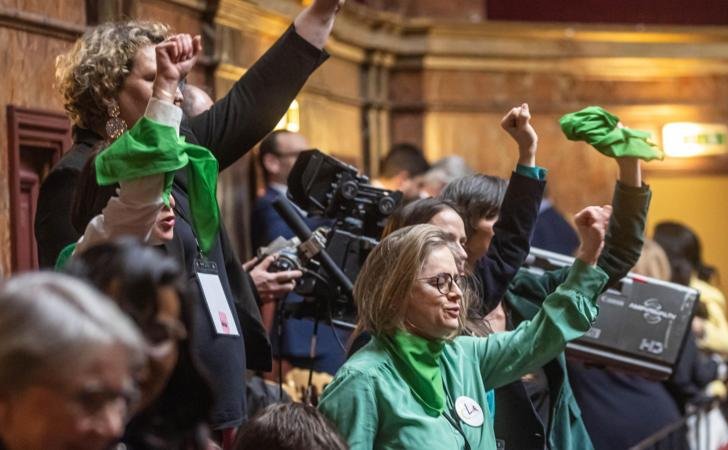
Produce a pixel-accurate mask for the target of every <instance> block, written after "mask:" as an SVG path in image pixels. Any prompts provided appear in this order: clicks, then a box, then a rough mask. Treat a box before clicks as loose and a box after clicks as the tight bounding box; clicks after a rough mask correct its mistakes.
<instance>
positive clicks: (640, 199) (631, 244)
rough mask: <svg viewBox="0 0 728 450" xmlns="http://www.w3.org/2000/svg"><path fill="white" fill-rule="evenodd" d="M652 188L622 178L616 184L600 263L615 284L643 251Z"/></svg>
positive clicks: (611, 283) (609, 284)
mask: <svg viewBox="0 0 728 450" xmlns="http://www.w3.org/2000/svg"><path fill="white" fill-rule="evenodd" d="M651 198H652V192H651V191H650V188H649V187H648V186H646V185H645V186H642V187H632V186H626V185H624V184H622V183H620V182H617V185H616V186H615V188H614V196H613V198H612V217H611V218H610V219H609V227H608V228H607V235H606V237H605V239H604V249H603V250H602V254H601V256H600V257H599V261H598V263H597V265H598V266H599V267H601V268H602V269H603V270H604V271H605V272H606V273H607V275H609V282H608V283H607V286H606V287H605V290H606V289H607V287H609V286H611V285H613V284H614V283H616V282H617V281H619V280H620V279H622V278H623V277H625V276H626V275H627V272H629V271H630V270H631V269H632V267H634V265H635V264H637V260H638V259H639V257H640V253H641V252H642V244H643V242H644V237H645V222H646V221H647V210H648V209H649V206H650V199H651Z"/></svg>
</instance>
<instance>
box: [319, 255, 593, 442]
mask: <svg viewBox="0 0 728 450" xmlns="http://www.w3.org/2000/svg"><path fill="white" fill-rule="evenodd" d="M606 282H607V275H606V274H605V273H604V272H603V271H602V270H601V269H599V268H598V267H591V266H588V265H586V264H584V263H582V262H580V261H577V262H576V263H575V264H574V265H573V266H572V268H571V269H570V272H569V275H568V277H567V279H566V281H565V282H564V283H563V284H561V285H560V286H559V287H558V288H557V289H556V290H555V291H554V292H553V293H552V294H551V295H549V296H548V298H547V299H546V300H545V302H544V304H543V308H542V309H541V311H540V312H539V313H538V314H536V316H535V317H534V318H533V320H530V321H524V322H523V323H521V325H519V326H518V328H516V329H515V330H513V331H510V332H505V333H497V334H493V335H490V336H488V337H485V338H476V337H457V338H455V339H454V340H452V341H450V342H448V343H447V344H446V345H445V347H444V350H443V351H442V355H441V357H440V368H441V370H442V379H443V384H444V387H445V392H446V393H447V394H448V399H449V402H448V403H451V402H454V401H455V399H457V398H459V397H461V396H467V397H470V398H471V399H473V400H475V401H476V402H477V403H478V405H480V407H481V408H482V409H483V412H484V415H485V423H484V424H483V425H481V426H479V427H472V426H470V425H467V424H465V423H463V422H462V421H460V422H459V424H460V428H461V429H462V432H463V433H464V435H465V436H466V437H467V440H468V443H469V445H470V448H471V449H473V450H475V449H487V450H490V449H492V450H495V449H496V443H495V437H494V434H493V419H492V416H491V414H490V411H489V410H488V406H487V399H486V392H487V391H488V390H489V389H492V388H496V387H499V386H502V385H504V384H507V383H510V382H512V381H514V380H516V379H518V378H519V377H520V376H521V375H522V374H524V373H528V372H530V371H533V370H535V369H537V368H538V367H541V366H542V365H543V364H545V363H546V362H547V361H549V360H551V359H553V358H554V357H555V356H556V355H558V354H559V353H560V352H562V351H563V349H564V346H565V345H566V342H567V341H569V340H572V339H576V338H578V337H580V336H581V335H582V334H584V332H586V331H587V330H588V329H589V327H590V326H591V323H592V321H593V320H594V319H595V318H596V315H597V311H598V309H597V306H596V299H597V296H598V293H599V292H601V290H602V288H603V287H604V285H605V284H606ZM397 364H398V363H397V361H396V360H395V358H393V355H392V354H390V353H389V351H388V350H387V349H386V345H385V344H384V342H383V341H382V340H381V339H379V338H376V337H375V338H374V339H372V341H371V342H369V344H367V345H366V346H364V347H363V348H362V349H361V350H359V351H358V352H357V353H356V354H354V355H353V356H352V357H351V358H350V359H349V361H347V362H346V364H344V366H342V367H341V369H339V371H338V372H337V374H336V377H335V378H334V380H333V381H332V382H331V384H329V386H328V387H327V388H326V390H325V391H324V393H323V395H322V398H321V403H320V405H319V408H320V409H321V411H322V412H323V413H324V414H325V415H326V416H327V417H328V418H329V419H330V420H331V421H333V422H334V424H335V425H336V426H337V428H338V430H339V432H340V433H341V435H342V436H344V438H345V439H346V440H347V441H348V443H349V446H350V447H351V449H352V450H357V449H373V448H374V449H418V450H425V449H428V450H437V449H442V450H452V449H460V448H464V447H465V440H464V438H463V435H461V433H460V432H459V431H458V430H457V429H456V428H455V426H453V425H452V424H451V422H450V421H449V420H448V418H447V417H445V415H443V414H438V415H431V413H428V410H427V409H426V408H425V406H424V405H422V404H421V403H420V402H419V401H418V400H417V397H416V396H415V395H414V394H413V392H412V390H411V389H410V387H409V386H408V385H407V383H406V382H405V381H404V379H403V378H402V376H401V371H400V369H398V366H397ZM446 411H448V412H449V411H451V408H447V407H446ZM455 417H457V416H455Z"/></svg>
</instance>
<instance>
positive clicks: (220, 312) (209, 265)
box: [195, 259, 240, 336]
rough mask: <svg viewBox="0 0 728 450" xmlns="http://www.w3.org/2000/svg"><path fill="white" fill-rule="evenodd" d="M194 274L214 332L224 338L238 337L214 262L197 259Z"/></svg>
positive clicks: (233, 317)
mask: <svg viewBox="0 0 728 450" xmlns="http://www.w3.org/2000/svg"><path fill="white" fill-rule="evenodd" d="M195 274H196V276H197V281H198V282H199V284H200V291H201V292H202V296H203V297H204V298H205V304H206V305H207V310H208V312H209V313H210V320H212V324H213V326H214V327H215V332H216V333H217V334H220V335H225V336H240V333H239V332H238V327H237V326H236V325H235V316H233V313H232V311H231V310H230V304H229V303H228V300H227V297H226V296H225V290H224V289H223V288H222V283H221V282H220V276H218V272H217V264H215V262H214V261H207V260H203V259H198V260H197V261H195Z"/></svg>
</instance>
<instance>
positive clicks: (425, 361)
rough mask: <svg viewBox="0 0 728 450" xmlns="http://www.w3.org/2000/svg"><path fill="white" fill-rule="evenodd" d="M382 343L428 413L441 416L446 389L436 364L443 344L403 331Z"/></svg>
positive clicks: (386, 337)
mask: <svg viewBox="0 0 728 450" xmlns="http://www.w3.org/2000/svg"><path fill="white" fill-rule="evenodd" d="M383 341H384V342H385V345H386V347H387V349H388V350H389V351H390V352H391V353H392V355H393V356H394V357H395V358H394V359H395V365H396V366H397V370H399V373H400V374H401V375H402V377H403V378H404V379H405V381H406V382H407V384H408V385H409V387H410V388H411V389H412V391H413V392H414V394H415V398H416V399H417V400H418V401H419V402H420V404H422V406H423V407H424V408H425V410H426V411H427V413H428V414H429V415H432V416H439V415H440V414H442V411H443V410H444V409H445V388H444V386H443V384H442V372H441V371H440V364H439V362H438V361H439V359H440V355H441V354H442V349H443V348H444V347H445V341H442V340H438V341H431V340H429V339H424V338H421V337H419V336H415V335H414V334H411V333H408V332H406V331H402V330H397V331H396V332H395V333H394V336H385V337H384V338H383Z"/></svg>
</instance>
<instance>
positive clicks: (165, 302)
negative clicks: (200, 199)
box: [66, 238, 212, 450]
mask: <svg viewBox="0 0 728 450" xmlns="http://www.w3.org/2000/svg"><path fill="white" fill-rule="evenodd" d="M66 272H67V273H69V274H71V275H75V276H77V277H80V278H83V279H86V280H88V281H89V282H90V283H91V284H93V285H94V286H96V287H97V288H99V289H100V290H101V291H102V292H104V293H105V294H107V295H108V296H109V297H111V298H112V299H113V300H114V301H115V302H116V303H117V304H118V305H119V307H120V308H121V309H122V310H123V311H124V312H125V313H126V314H127V315H128V316H130V317H131V318H132V319H133V320H134V322H136V324H137V325H138V327H139V329H140V330H141V331H142V334H143V335H144V338H145V339H146V341H147V344H148V347H147V348H148V351H147V356H148V358H147V364H146V366H145V367H144V370H143V371H142V372H141V374H140V376H139V380H138V381H139V388H140V396H139V402H138V404H137V406H136V408H135V410H134V411H133V413H134V416H133V418H132V420H131V422H130V423H129V425H128V427H127V430H126V432H125V433H124V438H123V439H122V442H123V443H124V445H125V448H126V449H128V450H139V449H145V450H149V449H160V450H161V449H166V450H174V449H190V450H194V449H206V448H208V447H207V444H208V435H209V433H208V430H207V426H206V425H205V422H206V418H207V415H208V413H209V409H210V406H211V404H212V397H211V395H212V394H211V391H210V389H209V387H208V382H207V380H206V378H205V377H204V376H203V375H202V374H201V373H200V370H199V368H198V367H199V364H198V362H197V361H196V359H195V358H194V357H193V355H192V354H191V353H190V343H191V342H192V341H193V340H194V330H193V329H192V327H191V325H190V324H192V323H193V321H192V320H191V317H190V316H191V308H190V306H191V305H190V299H189V297H188V295H187V291H186V289H185V288H184V283H183V281H182V280H183V279H182V270H181V268H180V267H179V265H178V264H177V262H176V261H175V260H174V259H172V258H170V257H167V256H165V255H164V254H163V253H162V252H161V251H159V250H158V249H155V248H152V247H149V246H145V245H143V244H141V243H140V242H138V241H137V240H134V239H129V238H127V239H120V240H113V241H109V242H106V243H103V244H100V245H97V246H94V247H91V248H90V249H88V250H86V251H85V252H83V253H82V254H80V255H78V256H77V257H75V258H73V259H72V260H71V262H70V263H69V265H68V267H67V268H66Z"/></svg>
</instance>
